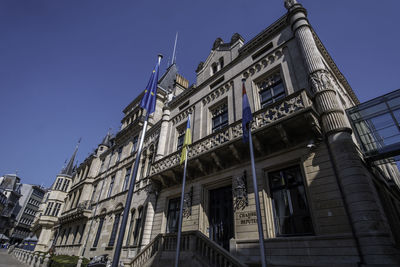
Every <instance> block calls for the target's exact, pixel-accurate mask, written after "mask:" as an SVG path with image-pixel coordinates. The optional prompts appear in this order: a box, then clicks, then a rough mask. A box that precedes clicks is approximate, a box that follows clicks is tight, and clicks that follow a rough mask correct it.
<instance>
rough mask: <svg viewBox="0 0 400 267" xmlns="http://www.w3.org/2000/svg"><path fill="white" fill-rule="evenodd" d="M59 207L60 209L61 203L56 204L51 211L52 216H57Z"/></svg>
mask: <svg viewBox="0 0 400 267" xmlns="http://www.w3.org/2000/svg"><path fill="white" fill-rule="evenodd" d="M60 207H61V203H56V205H55V206H54V209H53V214H52V216H56V217H57V216H58V213H59V212H60Z"/></svg>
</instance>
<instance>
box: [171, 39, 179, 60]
mask: <svg viewBox="0 0 400 267" xmlns="http://www.w3.org/2000/svg"><path fill="white" fill-rule="evenodd" d="M177 42H178V32H176V35H175V44H174V52H173V53H172V63H171V65H172V64H175V63H176V43H177Z"/></svg>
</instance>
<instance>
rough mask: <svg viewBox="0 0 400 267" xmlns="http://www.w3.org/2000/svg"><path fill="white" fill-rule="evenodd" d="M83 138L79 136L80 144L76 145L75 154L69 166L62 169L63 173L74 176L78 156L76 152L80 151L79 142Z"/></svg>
mask: <svg viewBox="0 0 400 267" xmlns="http://www.w3.org/2000/svg"><path fill="white" fill-rule="evenodd" d="M81 139H82V138H79V141H78V144H76V147H75V151H74V154H72V157H71V158H70V160H69V162H68V164H67V166H66V167H65V168H64V169H62V171H61V174H65V175H69V176H72V174H73V172H74V161H75V156H76V153H77V152H78V148H79V144H80V143H81Z"/></svg>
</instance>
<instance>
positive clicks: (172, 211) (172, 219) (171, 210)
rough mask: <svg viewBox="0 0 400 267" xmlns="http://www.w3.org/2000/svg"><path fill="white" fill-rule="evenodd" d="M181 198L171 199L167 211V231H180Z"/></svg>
mask: <svg viewBox="0 0 400 267" xmlns="http://www.w3.org/2000/svg"><path fill="white" fill-rule="evenodd" d="M180 200H181V198H174V199H170V200H169V203H168V213H167V214H168V216H167V233H176V232H177V231H178V220H179V204H180Z"/></svg>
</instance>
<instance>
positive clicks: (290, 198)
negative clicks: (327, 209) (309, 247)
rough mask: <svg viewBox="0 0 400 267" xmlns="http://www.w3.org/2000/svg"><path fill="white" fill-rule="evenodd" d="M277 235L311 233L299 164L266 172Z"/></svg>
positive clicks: (311, 228)
mask: <svg viewBox="0 0 400 267" xmlns="http://www.w3.org/2000/svg"><path fill="white" fill-rule="evenodd" d="M268 177H269V184H270V189H271V195H272V204H273V208H274V215H275V216H274V217H275V229H276V235H277V236H284V235H302V234H312V233H313V227H312V222H311V217H310V212H309V209H308V203H307V199H306V194H305V190H304V184H303V177H302V174H301V170H300V167H299V166H294V167H290V168H287V169H283V170H280V171H276V172H271V173H269V174H268Z"/></svg>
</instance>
